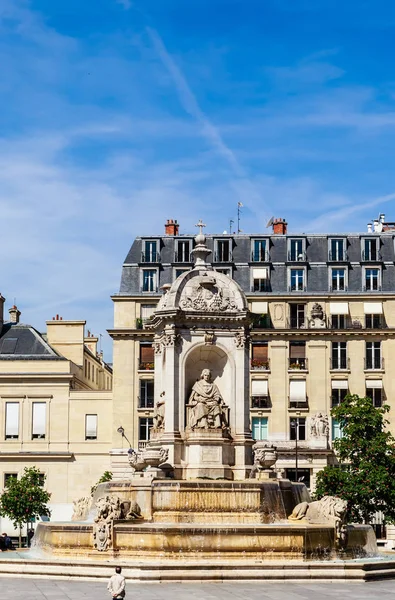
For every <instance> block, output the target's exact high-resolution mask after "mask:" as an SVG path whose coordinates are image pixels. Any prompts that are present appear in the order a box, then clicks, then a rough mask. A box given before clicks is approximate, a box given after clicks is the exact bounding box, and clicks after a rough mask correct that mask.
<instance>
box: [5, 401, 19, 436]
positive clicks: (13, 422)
mask: <svg viewBox="0 0 395 600" xmlns="http://www.w3.org/2000/svg"><path fill="white" fill-rule="evenodd" d="M18 437H19V402H6V404H5V439H6V440H17V439H18Z"/></svg>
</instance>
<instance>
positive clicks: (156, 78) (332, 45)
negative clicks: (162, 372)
mask: <svg viewBox="0 0 395 600" xmlns="http://www.w3.org/2000/svg"><path fill="white" fill-rule="evenodd" d="M394 28H395V3H394V2H392V1H391V0H376V1H375V2H373V1H371V0H369V1H368V0H358V1H357V0H347V1H346V2H344V0H341V1H340V0H243V1H242V0H118V1H117V0H84V2H81V0H67V1H66V0H56V1H54V0H30V1H28V0H1V2H0V65H1V71H2V73H1V78H0V208H1V222H2V234H1V239H2V249H3V260H2V262H1V265H2V268H1V287H0V291H1V292H2V294H3V295H4V296H6V298H7V308H9V306H10V305H11V304H12V303H13V302H14V298H16V301H17V304H18V306H19V307H20V309H21V310H22V312H23V314H22V317H23V321H24V322H30V323H32V324H33V325H35V326H36V327H37V328H38V329H41V330H43V329H44V325H45V320H47V319H51V318H52V316H53V315H54V314H56V313H59V314H61V315H62V316H63V318H65V319H66V318H72V319H73V318H76V319H80V318H82V319H87V320H88V326H89V328H90V329H91V330H92V331H93V332H94V333H96V334H99V333H103V334H105V330H106V329H107V328H109V327H111V326H112V320H113V317H112V312H113V309H112V302H111V300H110V295H111V294H112V293H113V292H116V291H117V289H118V286H119V280H120V270H121V265H122V262H123V259H124V258H125V256H126V254H127V251H128V248H129V246H130V244H131V243H132V241H133V238H134V237H135V236H136V235H138V234H147V233H161V232H162V231H163V224H164V222H165V220H166V219H167V218H176V219H178V221H179V222H180V223H181V231H182V232H184V233H185V232H190V231H192V230H193V229H194V228H193V225H194V224H195V223H196V222H197V220H198V219H199V218H203V219H204V221H205V222H206V223H207V225H208V227H207V231H209V232H222V231H223V230H224V229H226V228H227V227H228V223H229V218H231V217H233V218H235V216H236V207H237V202H242V203H243V204H244V208H243V215H242V222H241V227H242V229H243V230H244V231H245V232H248V233H250V232H265V231H267V230H266V229H265V225H266V222H267V220H268V218H269V217H270V216H272V215H274V216H279V217H285V218H286V219H287V220H288V222H289V229H290V231H299V232H309V231H311V232H313V231H316V232H322V231H328V232H334V231H365V230H366V223H367V222H368V221H370V220H371V219H373V218H375V217H376V216H377V214H378V213H379V212H380V211H382V212H385V213H386V215H387V218H388V219H390V220H391V219H393V220H395V207H394V200H395V172H394V168H393V165H394V156H395V137H394V133H395V107H394V100H395V73H394V61H393V57H394V50H395V48H394V46H395V41H394V40H395V36H394ZM103 346H104V349H105V352H106V357H107V358H108V359H110V358H111V342H110V340H109V338H108V336H104V342H103Z"/></svg>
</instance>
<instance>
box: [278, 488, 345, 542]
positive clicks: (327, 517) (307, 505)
mask: <svg viewBox="0 0 395 600" xmlns="http://www.w3.org/2000/svg"><path fill="white" fill-rule="evenodd" d="M346 511H347V502H346V500H343V499H342V498H338V497H337V496H324V497H323V498H321V500H316V501H314V502H301V503H300V504H297V505H296V506H295V508H294V509H293V511H292V514H291V515H290V516H289V517H288V520H289V521H302V520H303V521H307V522H308V523H316V524H324V523H325V524H328V525H332V526H333V527H334V528H335V532H336V540H337V541H340V539H341V536H342V528H343V526H344V521H345V516H346Z"/></svg>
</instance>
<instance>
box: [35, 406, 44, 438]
mask: <svg viewBox="0 0 395 600" xmlns="http://www.w3.org/2000/svg"><path fill="white" fill-rule="evenodd" d="M46 428H47V405H46V403H45V402H33V404H32V439H33V440H37V439H41V440H43V439H45V431H46Z"/></svg>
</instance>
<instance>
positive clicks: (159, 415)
mask: <svg viewBox="0 0 395 600" xmlns="http://www.w3.org/2000/svg"><path fill="white" fill-rule="evenodd" d="M165 393H166V392H162V393H161V395H160V396H159V400H158V402H157V403H156V404H155V410H154V429H163V428H164V426H165Z"/></svg>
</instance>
